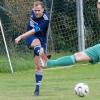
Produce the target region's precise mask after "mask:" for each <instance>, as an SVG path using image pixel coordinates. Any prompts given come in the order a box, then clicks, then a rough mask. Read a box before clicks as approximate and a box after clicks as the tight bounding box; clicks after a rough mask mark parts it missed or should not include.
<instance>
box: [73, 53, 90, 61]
mask: <svg viewBox="0 0 100 100" xmlns="http://www.w3.org/2000/svg"><path fill="white" fill-rule="evenodd" d="M74 55H75V58H76V61H90V60H91V58H90V57H89V56H88V55H87V54H86V53H85V52H78V53H75V54H74Z"/></svg>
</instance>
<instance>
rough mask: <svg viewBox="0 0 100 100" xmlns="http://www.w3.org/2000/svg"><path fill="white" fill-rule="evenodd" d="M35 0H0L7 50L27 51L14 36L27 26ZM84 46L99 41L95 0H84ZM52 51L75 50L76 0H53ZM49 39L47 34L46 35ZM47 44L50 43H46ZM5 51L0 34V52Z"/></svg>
mask: <svg viewBox="0 0 100 100" xmlns="http://www.w3.org/2000/svg"><path fill="white" fill-rule="evenodd" d="M33 1H34V0H0V18H1V20H2V24H3V28H4V32H5V36H6V41H7V44H8V47H9V51H10V52H16V51H17V52H18V51H20V52H23V51H24V52H29V51H28V49H27V47H26V46H25V45H24V44H25V43H24V41H23V42H22V43H21V44H20V46H18V47H17V46H16V45H15V43H14V39H15V37H17V36H18V35H19V34H22V33H23V32H25V31H26V29H27V22H28V19H29V17H30V13H31V10H32V7H33ZM48 1H49V4H48V11H49V12H50V4H51V0H48ZM83 2H84V5H83V6H84V20H85V42H86V48H87V47H89V46H92V45H94V44H96V43H99V42H100V28H99V27H100V22H99V20H98V15H97V8H96V2H97V0H83ZM51 18H52V19H51V29H52V38H53V46H54V51H55V52H59V51H66V50H67V51H71V52H75V51H77V50H78V34H77V7H76V0H54V1H53V11H52V17H51ZM48 38H49V37H48ZM48 45H49V44H48ZM3 53H4V43H3V39H2V35H1V33H0V54H3Z"/></svg>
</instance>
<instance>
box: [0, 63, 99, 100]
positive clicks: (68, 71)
mask: <svg viewBox="0 0 100 100" xmlns="http://www.w3.org/2000/svg"><path fill="white" fill-rule="evenodd" d="M99 73H100V64H96V65H91V64H89V65H85V66H84V65H81V64H76V65H75V66H74V67H72V68H58V69H45V70H44V78H43V82H42V86H41V92H40V96H39V97H35V96H33V90H34V88H35V87H34V86H35V80H34V70H31V69H30V70H28V71H27V70H26V71H25V70H24V71H20V72H15V73H14V74H9V73H0V100H100V74H99ZM79 82H85V83H87V84H88V85H89V88H90V92H89V94H88V96H87V97H78V96H76V95H75V94H74V86H75V84H77V83H79Z"/></svg>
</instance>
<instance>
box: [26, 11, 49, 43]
mask: <svg viewBox="0 0 100 100" xmlns="http://www.w3.org/2000/svg"><path fill="white" fill-rule="evenodd" d="M34 23H35V24H36V25H38V27H39V29H40V30H39V31H36V32H35V34H34V36H35V37H37V38H39V39H40V41H41V42H44V43H45V42H46V35H47V30H48V25H49V17H48V13H47V12H46V11H45V12H44V13H43V16H42V17H40V18H36V16H35V13H34V11H33V10H32V14H31V17H30V20H29V22H28V28H27V31H29V30H31V29H33V28H34ZM31 37H33V35H31V36H29V37H28V38H27V39H26V41H30V40H29V39H31Z"/></svg>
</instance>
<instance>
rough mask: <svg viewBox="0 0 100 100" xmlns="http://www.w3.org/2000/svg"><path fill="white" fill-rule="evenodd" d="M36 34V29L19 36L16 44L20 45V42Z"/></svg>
mask: <svg viewBox="0 0 100 100" xmlns="http://www.w3.org/2000/svg"><path fill="white" fill-rule="evenodd" d="M34 33H35V30H34V29H32V30H30V31H27V32H25V33H23V34H22V35H20V36H18V37H17V38H16V39H15V43H16V44H19V42H20V41H21V40H23V39H25V38H27V37H28V36H30V35H32V34H34Z"/></svg>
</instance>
